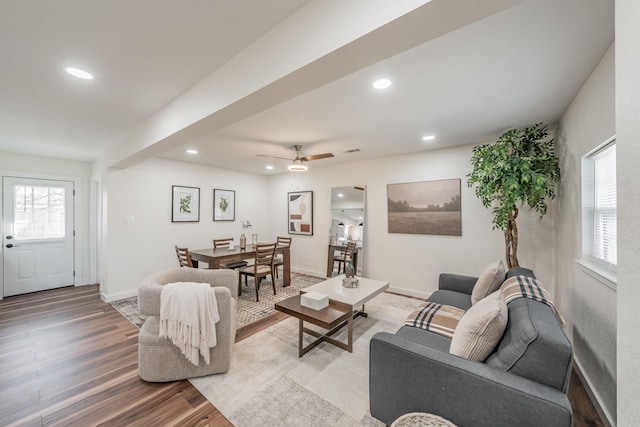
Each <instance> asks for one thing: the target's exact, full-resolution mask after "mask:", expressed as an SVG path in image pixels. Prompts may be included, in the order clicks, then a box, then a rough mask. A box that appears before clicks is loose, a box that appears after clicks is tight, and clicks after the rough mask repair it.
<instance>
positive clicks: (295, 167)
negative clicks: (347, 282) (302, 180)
mask: <svg viewBox="0 0 640 427" xmlns="http://www.w3.org/2000/svg"><path fill="white" fill-rule="evenodd" d="M289 170H290V171H291V172H304V171H306V170H307V167H306V166H305V165H303V164H302V161H301V160H299V159H296V160H294V161H293V163H292V164H290V165H289Z"/></svg>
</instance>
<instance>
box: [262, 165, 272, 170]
mask: <svg viewBox="0 0 640 427" xmlns="http://www.w3.org/2000/svg"><path fill="white" fill-rule="evenodd" d="M264 168H265V169H266V170H269V171H270V170H273V166H271V165H268V166H265V167H264Z"/></svg>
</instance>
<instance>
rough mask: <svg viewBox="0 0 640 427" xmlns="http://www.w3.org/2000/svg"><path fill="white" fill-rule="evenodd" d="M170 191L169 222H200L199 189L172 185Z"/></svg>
mask: <svg viewBox="0 0 640 427" xmlns="http://www.w3.org/2000/svg"><path fill="white" fill-rule="evenodd" d="M171 190H172V191H171V193H172V194H171V204H172V209H171V221H172V222H198V221H200V188H198V187H182V186H180V185H174V186H172V187H171Z"/></svg>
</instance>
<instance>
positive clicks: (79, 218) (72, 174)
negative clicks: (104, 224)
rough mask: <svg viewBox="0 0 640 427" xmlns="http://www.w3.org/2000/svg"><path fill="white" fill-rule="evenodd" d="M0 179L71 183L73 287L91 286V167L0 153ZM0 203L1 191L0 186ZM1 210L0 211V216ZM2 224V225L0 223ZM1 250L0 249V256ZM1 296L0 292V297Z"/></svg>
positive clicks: (81, 163)
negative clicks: (18, 177)
mask: <svg viewBox="0 0 640 427" xmlns="http://www.w3.org/2000/svg"><path fill="white" fill-rule="evenodd" d="M2 176H20V177H31V178H48V179H60V180H71V181H74V182H75V184H74V186H75V190H76V197H75V210H74V212H75V217H74V221H75V230H76V240H75V244H74V253H75V262H74V264H75V270H76V278H75V282H76V283H75V284H76V285H86V284H89V283H91V280H90V277H89V272H90V268H89V260H90V253H89V250H88V248H89V200H90V195H89V192H90V184H89V182H90V177H91V164H90V163H88V162H79V161H73V160H60V159H51V158H45V157H36V156H26V155H20V154H13V153H4V152H0V178H1V177H2ZM0 200H2V188H1V186H0ZM1 215H2V210H1V209H0V216H1ZM0 224H2V221H0ZM2 250H3V249H0V252H2ZM1 281H2V265H1V263H0V282H1ZM1 294H2V292H0V297H1Z"/></svg>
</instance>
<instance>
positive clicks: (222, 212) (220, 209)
mask: <svg viewBox="0 0 640 427" xmlns="http://www.w3.org/2000/svg"><path fill="white" fill-rule="evenodd" d="M235 219H236V192H235V191H233V190H219V189H217V188H216V189H214V190H213V220H214V221H235Z"/></svg>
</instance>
